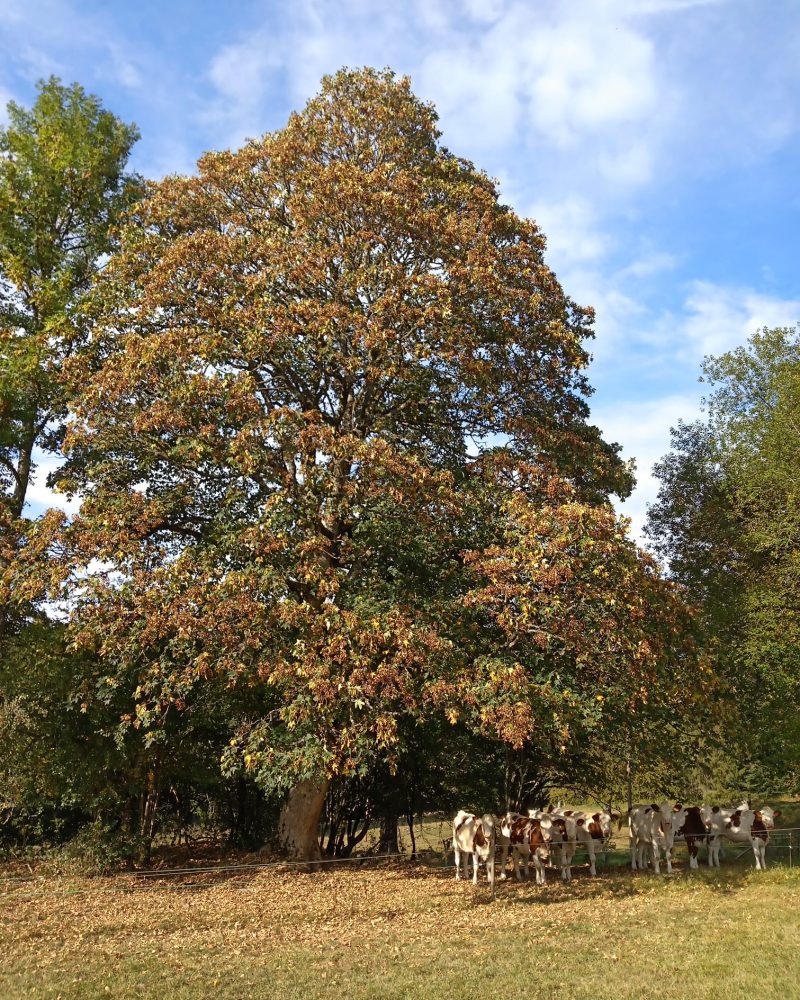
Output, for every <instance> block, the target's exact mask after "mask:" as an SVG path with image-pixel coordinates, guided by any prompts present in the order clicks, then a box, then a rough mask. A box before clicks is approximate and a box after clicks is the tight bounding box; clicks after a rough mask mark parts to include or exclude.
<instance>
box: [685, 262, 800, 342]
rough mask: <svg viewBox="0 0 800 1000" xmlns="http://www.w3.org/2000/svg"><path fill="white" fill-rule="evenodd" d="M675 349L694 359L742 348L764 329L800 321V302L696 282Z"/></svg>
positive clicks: (688, 299)
mask: <svg viewBox="0 0 800 1000" xmlns="http://www.w3.org/2000/svg"><path fill="white" fill-rule="evenodd" d="M684 312H685V317H684V319H683V320H682V322H681V323H680V324H679V325H678V327H677V331H676V332H677V333H678V336H679V338H680V341H679V342H678V343H677V344H675V343H674V340H673V345H672V348H673V349H674V348H677V349H678V350H679V352H680V354H681V355H682V356H683V357H685V358H687V359H691V360H696V361H698V362H699V361H700V360H701V359H702V358H703V357H704V356H705V355H707V354H722V353H724V352H725V351H730V350H732V349H733V348H734V347H738V346H739V345H741V344H744V342H745V341H746V340H747V338H748V337H749V336H751V334H753V333H755V331H756V330H757V329H759V328H761V327H764V326H767V327H774V326H794V325H795V324H796V323H798V322H800V300H797V299H782V298H777V297H774V296H770V295H764V294H763V293H760V292H757V291H755V290H754V289H752V288H745V287H736V286H727V285H717V284H713V283H712V282H710V281H694V282H692V284H691V286H690V289H689V294H688V295H687V297H686V301H685V305H684Z"/></svg>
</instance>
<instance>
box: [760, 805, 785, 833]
mask: <svg viewBox="0 0 800 1000" xmlns="http://www.w3.org/2000/svg"><path fill="white" fill-rule="evenodd" d="M759 814H760V818H761V821H762V823H763V824H764V826H765V827H766V828H767V829H768V830H774V829H775V820H776V819H780V816H781V811H780V809H773V808H771V806H762V807H761V809H759V810H758V812H757V813H756V815H757V816H758V815H759Z"/></svg>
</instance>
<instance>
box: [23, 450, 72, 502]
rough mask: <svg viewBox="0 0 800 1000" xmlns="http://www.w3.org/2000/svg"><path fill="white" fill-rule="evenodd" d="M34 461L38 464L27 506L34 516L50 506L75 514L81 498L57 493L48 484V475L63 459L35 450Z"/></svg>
mask: <svg viewBox="0 0 800 1000" xmlns="http://www.w3.org/2000/svg"><path fill="white" fill-rule="evenodd" d="M33 461H34V464H35V466H36V468H35V469H34V472H33V475H32V476H31V481H30V483H29V485H28V491H27V494H26V498H25V499H26V508H28V510H27V511H26V513H29V514H31V515H33V516H36V515H38V514H41V513H43V512H44V511H45V510H47V509H48V508H50V507H55V508H57V509H58V510H63V511H64V512H65V513H67V514H70V515H71V514H75V513H76V512H77V510H78V508H79V507H80V499H79V498H73V499H70V498H69V497H66V496H64V494H63V493H56V492H55V491H54V490H51V489H50V487H49V486H48V485H47V477H48V476H49V475H50V473H51V472H55V471H56V469H58V468H59V467H60V466H61V465H62V460H61V459H60V458H59V457H57V456H55V455H50V454H46V453H45V452H41V451H39V450H38V449H36V450H34V454H33Z"/></svg>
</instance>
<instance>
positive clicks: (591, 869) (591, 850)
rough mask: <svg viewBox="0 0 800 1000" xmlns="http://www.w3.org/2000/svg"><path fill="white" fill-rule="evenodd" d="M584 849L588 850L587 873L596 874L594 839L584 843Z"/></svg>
mask: <svg viewBox="0 0 800 1000" xmlns="http://www.w3.org/2000/svg"><path fill="white" fill-rule="evenodd" d="M586 849H587V851H588V852H589V874H590V875H596V874H597V866H596V864H595V853H594V841H593V840H590V841H589V843H588V844H587V845H586Z"/></svg>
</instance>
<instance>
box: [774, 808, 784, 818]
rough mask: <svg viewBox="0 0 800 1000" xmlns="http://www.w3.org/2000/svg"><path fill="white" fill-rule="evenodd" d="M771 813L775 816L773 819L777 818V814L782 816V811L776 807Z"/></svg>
mask: <svg viewBox="0 0 800 1000" xmlns="http://www.w3.org/2000/svg"><path fill="white" fill-rule="evenodd" d="M772 815H773V816H774V817H775V819H777V818H778V817H779V816H783V813H782V812H781V811H780V809H776V810H775V811H774V812H773V814H772Z"/></svg>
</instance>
